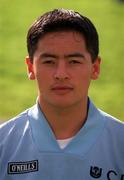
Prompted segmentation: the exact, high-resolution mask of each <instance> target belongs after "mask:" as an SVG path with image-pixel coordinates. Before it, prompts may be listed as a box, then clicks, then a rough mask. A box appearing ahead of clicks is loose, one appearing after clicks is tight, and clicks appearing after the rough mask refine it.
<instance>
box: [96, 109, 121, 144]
mask: <svg viewBox="0 0 124 180" xmlns="http://www.w3.org/2000/svg"><path fill="white" fill-rule="evenodd" d="M99 113H100V114H101V116H102V118H103V119H104V121H105V127H104V138H105V139H106V141H110V142H111V143H113V144H116V145H117V147H119V146H120V145H121V146H124V139H123V136H124V122H123V121H120V120H119V119H117V118H115V117H113V116H111V115H109V114H107V113H105V112H103V111H101V110H99ZM118 145H119V146H118Z"/></svg>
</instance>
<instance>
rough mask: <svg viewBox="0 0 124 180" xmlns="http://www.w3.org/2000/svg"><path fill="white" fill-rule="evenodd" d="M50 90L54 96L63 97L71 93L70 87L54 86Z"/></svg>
mask: <svg viewBox="0 0 124 180" xmlns="http://www.w3.org/2000/svg"><path fill="white" fill-rule="evenodd" d="M51 90H52V91H53V92H55V93H56V94H60V95H63V94H66V93H69V92H70V91H72V90H73V88H72V87H71V86H54V87H52V88H51Z"/></svg>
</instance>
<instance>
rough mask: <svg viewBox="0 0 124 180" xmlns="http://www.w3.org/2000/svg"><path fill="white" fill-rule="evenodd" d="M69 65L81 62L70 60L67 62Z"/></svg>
mask: <svg viewBox="0 0 124 180" xmlns="http://www.w3.org/2000/svg"><path fill="white" fill-rule="evenodd" d="M69 63H70V64H81V62H80V61H79V60H75V59H74V60H70V61H69Z"/></svg>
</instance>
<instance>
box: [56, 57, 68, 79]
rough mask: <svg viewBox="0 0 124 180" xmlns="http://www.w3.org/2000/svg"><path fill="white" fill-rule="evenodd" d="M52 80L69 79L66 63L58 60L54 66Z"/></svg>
mask: <svg viewBox="0 0 124 180" xmlns="http://www.w3.org/2000/svg"><path fill="white" fill-rule="evenodd" d="M54 78H55V79H57V80H60V81H63V80H65V79H69V73H68V67H67V63H66V62H65V61H64V60H60V61H59V62H58V64H57V66H56V70H55V73H54Z"/></svg>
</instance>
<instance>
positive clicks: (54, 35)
mask: <svg viewBox="0 0 124 180" xmlns="http://www.w3.org/2000/svg"><path fill="white" fill-rule="evenodd" d="M38 46H39V47H42V48H43V47H47V48H50V47H51V48H53V47H56V48H57V47H58V46H59V47H60V46H61V47H62V48H65V47H71V46H73V47H86V43H85V38H84V36H83V35H82V34H81V33H79V32H76V31H59V32H49V33H47V34H45V35H44V36H43V37H41V38H40V39H39V41H38Z"/></svg>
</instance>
